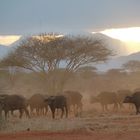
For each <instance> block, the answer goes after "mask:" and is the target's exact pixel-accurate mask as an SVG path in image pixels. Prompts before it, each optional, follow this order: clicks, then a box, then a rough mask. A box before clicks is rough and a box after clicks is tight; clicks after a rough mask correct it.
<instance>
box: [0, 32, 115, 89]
mask: <svg viewBox="0 0 140 140" xmlns="http://www.w3.org/2000/svg"><path fill="white" fill-rule="evenodd" d="M110 55H112V52H111V51H110V50H109V49H107V48H106V46H104V44H103V43H101V42H100V41H98V40H94V39H93V38H91V37H87V36H63V37H59V36H57V35H56V34H41V35H38V36H32V37H29V38H27V39H25V40H24V41H22V42H21V43H20V45H19V46H18V47H17V49H15V51H13V52H11V53H10V54H9V55H8V56H7V57H5V58H4V59H3V60H2V61H1V66H11V67H20V68H24V69H26V70H30V71H33V72H36V73H41V74H43V76H44V77H45V78H46V79H47V80H48V79H49V80H48V81H49V82H48V83H51V81H52V83H53V84H52V85H53V86H52V89H54V86H55V84H54V82H55V81H56V77H57V76H58V75H60V72H61V73H62V72H63V76H61V78H60V76H58V77H59V82H57V83H61V88H60V87H59V88H60V89H59V90H62V89H63V85H64V83H65V82H66V80H67V79H68V77H69V74H70V73H72V72H75V71H76V70H77V69H78V68H79V67H81V66H84V65H87V64H90V63H95V62H99V61H106V60H107V59H108V57H109V56H110ZM60 69H61V70H60ZM62 69H63V70H62ZM56 71H57V74H56ZM54 73H55V74H54ZM54 75H55V76H54ZM50 77H51V78H52V77H53V78H52V79H51V80H50ZM48 87H50V86H48ZM57 90H58V89H57Z"/></svg>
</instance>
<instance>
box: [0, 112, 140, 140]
mask: <svg viewBox="0 0 140 140" xmlns="http://www.w3.org/2000/svg"><path fill="white" fill-rule="evenodd" d="M132 113H134V111H133V112H132ZM0 128H1V130H0V140H56V139H57V140H69V139H72V140H94V139H95V140H140V115H134V114H131V113H130V112H127V111H126V112H117V113H116V112H109V113H99V112H96V111H94V110H93V112H90V113H89V112H84V113H83V115H82V116H81V117H79V118H75V117H72V116H71V117H69V118H68V119H65V118H64V119H59V118H57V119H55V120H53V119H51V117H46V116H45V117H43V116H42V117H33V118H31V119H28V118H25V117H24V118H23V119H18V118H17V117H10V118H9V119H8V120H7V121H6V122H5V121H2V123H1V126H0Z"/></svg>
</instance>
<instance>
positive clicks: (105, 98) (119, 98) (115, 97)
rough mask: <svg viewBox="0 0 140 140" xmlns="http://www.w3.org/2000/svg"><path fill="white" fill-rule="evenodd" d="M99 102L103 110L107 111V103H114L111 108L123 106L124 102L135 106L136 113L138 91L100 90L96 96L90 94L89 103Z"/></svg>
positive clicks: (138, 97) (138, 104) (139, 98)
mask: <svg viewBox="0 0 140 140" xmlns="http://www.w3.org/2000/svg"><path fill="white" fill-rule="evenodd" d="M97 102H98V103H100V104H101V106H102V110H103V111H108V105H110V104H112V105H114V107H113V110H114V111H117V110H118V109H119V108H124V105H123V104H124V103H128V104H129V106H130V107H133V106H135V108H136V114H138V113H140V91H135V92H131V91H129V90H118V91H117V92H101V93H100V94H98V95H97V96H92V97H91V99H90V103H92V104H93V103H97Z"/></svg>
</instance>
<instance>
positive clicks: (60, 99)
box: [44, 95, 68, 119]
mask: <svg viewBox="0 0 140 140" xmlns="http://www.w3.org/2000/svg"><path fill="white" fill-rule="evenodd" d="M44 101H45V102H47V103H48V105H49V107H50V109H51V112H52V118H53V119H54V118H55V110H56V109H61V110H62V114H61V118H62V117H63V114H64V111H65V112H66V117H68V108H67V99H66V97H65V96H63V95H60V96H49V97H48V98H47V99H45V100H44Z"/></svg>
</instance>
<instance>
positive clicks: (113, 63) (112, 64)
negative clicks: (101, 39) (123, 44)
mask: <svg viewBox="0 0 140 140" xmlns="http://www.w3.org/2000/svg"><path fill="white" fill-rule="evenodd" d="M130 60H138V61H140V52H137V53H133V54H130V55H127V56H121V57H117V58H113V59H111V60H109V61H107V62H106V63H102V64H98V65H96V67H97V68H98V69H99V70H100V71H107V70H109V69H115V68H121V66H122V65H123V64H125V63H127V62H128V61H130Z"/></svg>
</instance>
